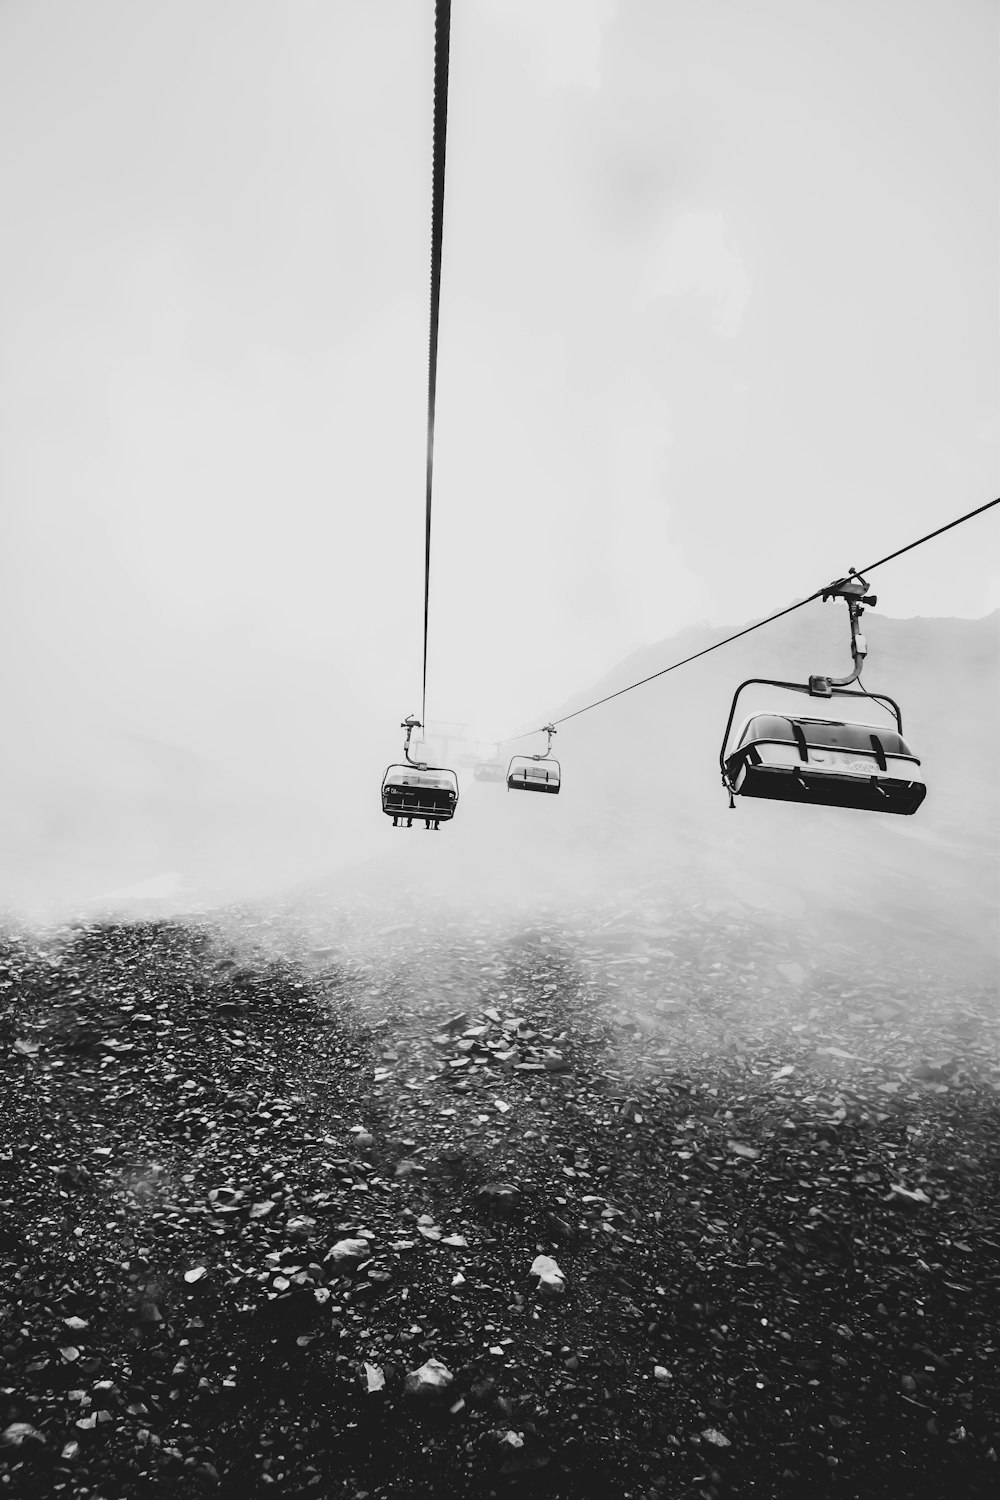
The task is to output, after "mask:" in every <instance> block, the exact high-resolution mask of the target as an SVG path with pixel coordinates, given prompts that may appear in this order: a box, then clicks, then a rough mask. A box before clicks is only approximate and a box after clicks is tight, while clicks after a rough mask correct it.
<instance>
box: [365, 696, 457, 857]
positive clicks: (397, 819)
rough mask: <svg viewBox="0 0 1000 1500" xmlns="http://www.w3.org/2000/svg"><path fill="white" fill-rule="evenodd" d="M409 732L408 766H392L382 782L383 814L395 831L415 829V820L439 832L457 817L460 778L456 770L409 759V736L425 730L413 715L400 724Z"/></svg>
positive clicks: (407, 740) (407, 741)
mask: <svg viewBox="0 0 1000 1500" xmlns="http://www.w3.org/2000/svg"><path fill="white" fill-rule="evenodd" d="M400 728H401V729H405V730H406V742H405V744H404V745H403V754H404V756H405V757H406V764H405V765H395V766H390V767H389V769H388V770H387V771H386V773H385V776H384V778H383V781H382V811H383V812H384V813H385V815H386V817H389V818H391V819H392V826H393V828H412V827H413V820H414V818H416V819H417V821H418V822H420V821H421V820H422V821H423V824H424V827H425V828H433V829H435V830H437V829H438V828H439V826H440V824H442V823H446V822H447V821H448V819H449V818H453V817H454V816H455V808H456V806H457V804H458V777H457V776H456V775H455V773H454V771H449V770H446V769H444V768H443V767H440V766H428V765H426V764H425V763H424V762H423V761H415V760H411V759H410V737H411V736H412V734H413V731H414V729H420V728H422V725H421V724H420V721H419V720H418V719H416V718H414V716H413V715H412V714H411V715H410V716H409V718H407V719H404V720H403V722H402V724H401V725H400Z"/></svg>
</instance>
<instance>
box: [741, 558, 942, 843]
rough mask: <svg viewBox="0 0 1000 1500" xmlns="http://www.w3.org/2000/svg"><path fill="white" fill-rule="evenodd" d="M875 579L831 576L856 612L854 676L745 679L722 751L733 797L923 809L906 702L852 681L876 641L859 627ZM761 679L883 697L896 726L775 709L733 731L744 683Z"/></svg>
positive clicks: (868, 698) (834, 593)
mask: <svg viewBox="0 0 1000 1500" xmlns="http://www.w3.org/2000/svg"><path fill="white" fill-rule="evenodd" d="M867 587H868V585H867V583H866V582H865V580H864V579H863V578H861V577H859V576H858V575H857V574H855V573H853V572H852V573H851V574H850V575H849V576H848V577H847V578H841V579H839V580H838V581H837V582H836V583H834V584H831V585H830V587H829V589H828V590H826V591H825V592H824V594H823V598H824V600H825V599H828V598H843V599H846V601H847V605H848V609H849V612H850V620H851V654H852V656H853V658H854V671H853V672H852V673H851V674H850V675H849V676H847V677H840V678H832V677H822V676H815V677H810V678H809V681H808V683H801V682H778V681H776V680H775V679H773V678H769V677H750V678H748V679H747V681H746V682H742V683H740V686H739V687H738V688H737V689H736V694H735V696H734V698H733V703H732V707H731V708H730V710H729V721H728V723H727V725H726V732H725V735H724V737H723V741H722V749H721V750H720V752H719V765H720V767H721V770H722V782H723V785H724V786H725V788H726V790H727V791H728V793H729V805H730V807H735V806H736V803H735V800H734V799H735V798H736V797H763V798H769V799H771V800H773V801H781V802H809V803H813V804H814V805H816V806H822V807H853V808H857V809H858V810H860V811H863V812H885V813H902V814H904V815H908V814H912V813H915V812H916V810H917V808H918V807H919V806H920V804H921V802H923V800H924V798H925V796H926V795H927V787H926V784H925V782H924V778H923V776H922V775H921V772H920V761H919V760H918V758H917V757H916V756H915V755H914V754H913V752H912V750H911V749H910V747H909V745H908V744H907V743H906V740H905V739H904V738H903V719H902V715H901V713H900V711H899V705H898V704H897V703H896V702H895V701H894V700H893V699H892V698H889V697H887V696H886V694H884V693H868V692H865V691H864V690H861V691H857V690H854V689H851V688H849V687H848V686H847V684H848V683H851V682H854V681H856V680H859V679H860V676H861V669H862V666H863V665H864V658H865V655H866V654H867V650H868V647H867V645H866V643H865V638H864V636H863V635H861V634H860V633H859V632H858V628H857V627H858V621H859V620H860V618H861V615H862V613H863V611H862V608H861V605H862V604H875V603H876V600H875V598H874V596H866V595H865V592H864V591H865V589H867ZM754 685H761V686H765V687H776V688H782V689H785V690H786V691H789V692H793V693H807V694H809V696H810V697H813V698H829V699H832V698H834V697H837V698H853V699H858V698H860V699H863V700H865V703H866V705H867V704H872V703H877V704H879V705H881V706H882V708H884V709H885V710H886V711H887V712H889V713H891V714H892V716H893V719H894V721H895V722H894V724H893V726H892V727H887V726H885V725H879V724H868V723H864V724H858V723H852V722H846V721H843V720H840V719H833V718H828V719H820V718H814V717H808V716H806V715H792V714H785V713H780V712H772V711H771V710H766V711H761V712H757V713H755V714H752V715H751V716H750V717H749V718H747V719H744V721H743V722H742V724H741V725H740V729H739V732H738V734H737V735H736V737H735V740H734V741H732V742H731V740H730V735H731V731H732V727H733V721H734V719H735V717H736V705H737V703H738V702H739V698H740V694H741V693H742V692H743V690H744V688H748V687H752V686H754Z"/></svg>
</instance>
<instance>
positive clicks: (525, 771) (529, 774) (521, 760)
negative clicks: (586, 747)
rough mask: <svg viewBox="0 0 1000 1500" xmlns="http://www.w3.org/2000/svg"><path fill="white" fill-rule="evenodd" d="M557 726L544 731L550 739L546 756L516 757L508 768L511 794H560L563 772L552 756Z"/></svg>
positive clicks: (508, 785)
mask: <svg viewBox="0 0 1000 1500" xmlns="http://www.w3.org/2000/svg"><path fill="white" fill-rule="evenodd" d="M555 732H556V731H555V726H554V725H552V724H547V725H546V726H545V729H544V730H543V731H542V733H543V734H547V735H548V737H549V742H548V745H547V746H546V749H545V753H544V755H515V756H514V758H513V759H512V760H511V763H510V765H509V766H508V767H507V790H508V791H510V792H558V790H559V787H560V785H561V784H562V770H561V769H560V766H559V762H558V761H557V760H556V759H555V758H554V757H553V755H552V736H553V735H554V734H555Z"/></svg>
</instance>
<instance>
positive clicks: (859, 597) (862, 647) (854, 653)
mask: <svg viewBox="0 0 1000 1500" xmlns="http://www.w3.org/2000/svg"><path fill="white" fill-rule="evenodd" d="M867 588H868V580H867V579H866V578H862V576H861V574H860V573H859V572H858V570H857V569H856V568H852V569H851V571H850V572H849V573H848V575H847V577H846V578H837V579H835V580H834V581H833V583H829V584H827V586H826V588H825V589H823V591H822V597H823V602H824V603H826V601H827V599H843V600H844V602H845V603H846V605H847V612H848V614H849V616H850V620H851V657H852V659H853V661H854V670H853V671H852V672H849V673H848V674H847V676H846V677H827V676H825V675H823V674H820V673H817V674H816V675H815V676H813V677H810V678H809V692H810V693H812V695H813V696H814V697H816V698H829V697H831V696H832V690H833V689H834V688H839V687H847V685H848V683H851V682H857V681H858V679H859V678H860V676H861V671H862V668H863V667H864V664H865V657H866V656H867V655H868V642H867V641H866V640H865V638H864V636H863V635H862V634H861V631H860V630H859V628H858V626H859V624H860V621H861V616H862V615H863V614H864V609H863V608H862V606H863V605H865V604H872V605H874V604H877V603H878V599H877V598H876V596H875V595H874V594H869V593H866V590H867Z"/></svg>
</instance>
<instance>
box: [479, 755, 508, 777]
mask: <svg viewBox="0 0 1000 1500" xmlns="http://www.w3.org/2000/svg"><path fill="white" fill-rule="evenodd" d="M472 776H473V780H474V781H494V782H499V781H505V780H506V777H507V767H506V766H505V765H504V763H503V761H502V760H501V759H500V758H499V756H492V757H491V758H490V759H489V760H477V761H476V764H475V768H474V769H473V772H472Z"/></svg>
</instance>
